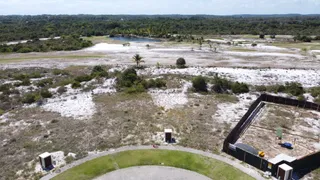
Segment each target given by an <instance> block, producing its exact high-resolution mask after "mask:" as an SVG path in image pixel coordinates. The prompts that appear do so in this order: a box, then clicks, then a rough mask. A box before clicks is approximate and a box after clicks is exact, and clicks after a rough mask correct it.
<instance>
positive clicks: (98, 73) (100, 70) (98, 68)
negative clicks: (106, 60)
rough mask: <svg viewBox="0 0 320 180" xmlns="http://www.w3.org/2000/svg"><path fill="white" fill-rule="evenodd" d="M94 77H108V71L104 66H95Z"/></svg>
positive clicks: (92, 73) (92, 72) (92, 74)
mask: <svg viewBox="0 0 320 180" xmlns="http://www.w3.org/2000/svg"><path fill="white" fill-rule="evenodd" d="M91 76H92V77H108V72H107V71H105V70H104V69H103V68H102V66H95V67H93V69H92V71H91Z"/></svg>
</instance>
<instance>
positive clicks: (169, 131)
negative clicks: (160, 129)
mask: <svg viewBox="0 0 320 180" xmlns="http://www.w3.org/2000/svg"><path fill="white" fill-rule="evenodd" d="M164 132H166V133H172V129H164Z"/></svg>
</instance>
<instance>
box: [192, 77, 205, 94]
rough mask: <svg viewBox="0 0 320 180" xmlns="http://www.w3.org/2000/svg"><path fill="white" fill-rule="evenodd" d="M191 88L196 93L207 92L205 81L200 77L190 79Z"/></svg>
mask: <svg viewBox="0 0 320 180" xmlns="http://www.w3.org/2000/svg"><path fill="white" fill-rule="evenodd" d="M192 87H193V88H194V90H195V91H197V92H207V91H208V90H207V83H206V79H205V78H204V77H202V76H197V77H195V78H193V79H192Z"/></svg>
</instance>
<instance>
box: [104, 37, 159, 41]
mask: <svg viewBox="0 0 320 180" xmlns="http://www.w3.org/2000/svg"><path fill="white" fill-rule="evenodd" d="M110 39H113V40H117V41H124V42H128V41H129V42H161V40H159V39H150V38H143V37H110Z"/></svg>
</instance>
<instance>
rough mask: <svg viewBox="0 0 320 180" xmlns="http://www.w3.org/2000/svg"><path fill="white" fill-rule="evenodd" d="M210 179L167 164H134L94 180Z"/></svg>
mask: <svg viewBox="0 0 320 180" xmlns="http://www.w3.org/2000/svg"><path fill="white" fill-rule="evenodd" d="M110 179H112V180H164V179H165V180H210V178H208V177H206V176H204V175H202V174H199V173H196V172H193V171H189V170H185V169H180V168H174V167H167V166H136V167H130V168H125V169H119V170H116V171H112V172H110V173H107V174H105V175H102V176H100V177H98V178H95V180H110Z"/></svg>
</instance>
